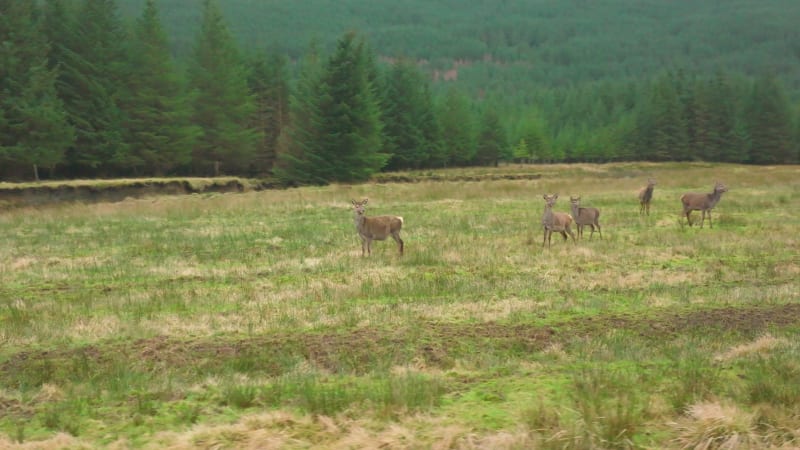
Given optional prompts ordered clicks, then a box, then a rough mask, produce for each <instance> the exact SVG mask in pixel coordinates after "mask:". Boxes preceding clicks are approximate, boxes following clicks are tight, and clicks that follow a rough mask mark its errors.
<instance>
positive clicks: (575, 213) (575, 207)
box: [572, 203, 581, 218]
mask: <svg viewBox="0 0 800 450" xmlns="http://www.w3.org/2000/svg"><path fill="white" fill-rule="evenodd" d="M580 210H581V208H580V206H578V205H576V204H575V203H573V204H572V217H573V218H577V217H578V216H579V215H580V214H579V213H580Z"/></svg>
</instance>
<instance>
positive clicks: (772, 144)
mask: <svg viewBox="0 0 800 450" xmlns="http://www.w3.org/2000/svg"><path fill="white" fill-rule="evenodd" d="M790 114H791V113H790V109H789V101H788V99H787V98H786V94H785V93H784V92H783V89H782V87H781V85H780V83H779V82H778V81H777V80H776V79H775V78H774V77H771V76H765V77H761V78H759V79H758V80H756V82H755V84H754V86H753V90H752V93H751V95H750V98H749V101H748V105H747V114H746V116H745V117H746V118H747V130H748V134H749V136H750V162H753V163H755V164H776V163H779V164H780V163H795V162H797V152H796V150H795V148H794V147H793V144H792V119H791V115H790Z"/></svg>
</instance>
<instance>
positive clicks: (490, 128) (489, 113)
mask: <svg viewBox="0 0 800 450" xmlns="http://www.w3.org/2000/svg"><path fill="white" fill-rule="evenodd" d="M482 118H483V120H482V123H481V131H480V133H479V134H478V142H477V147H476V151H475V163H476V164H478V165H482V166H488V165H491V166H497V165H498V163H499V162H500V159H501V157H503V155H504V154H505V153H506V152H508V151H510V148H509V146H508V142H507V139H508V138H507V137H506V133H505V129H504V128H503V125H502V123H501V122H500V116H499V115H498V114H497V111H496V110H495V108H493V107H491V106H490V107H488V108H487V109H486V110H485V111H484V113H483V116H482Z"/></svg>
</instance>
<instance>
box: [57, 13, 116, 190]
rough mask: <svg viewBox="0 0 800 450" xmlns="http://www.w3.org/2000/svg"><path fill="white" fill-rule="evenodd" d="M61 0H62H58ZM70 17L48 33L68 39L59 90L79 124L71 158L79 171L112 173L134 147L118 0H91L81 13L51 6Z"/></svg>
mask: <svg viewBox="0 0 800 450" xmlns="http://www.w3.org/2000/svg"><path fill="white" fill-rule="evenodd" d="M53 3H57V2H53ZM50 12H51V13H52V14H56V15H57V17H53V18H51V19H49V21H48V22H49V23H52V22H55V21H57V20H65V21H66V23H67V24H68V26H59V27H56V28H55V29H54V30H50V29H48V33H56V32H59V33H65V34H63V35H56V34H51V35H49V36H48V37H49V38H50V40H51V41H52V42H62V43H63V44H62V47H61V48H60V49H59V52H58V55H59V57H60V58H61V59H60V60H58V61H56V63H57V64H58V67H59V70H60V79H59V84H58V88H59V95H60V97H61V99H62V101H63V102H64V105H65V107H66V110H67V114H68V118H69V121H70V123H71V124H72V125H73V126H74V128H75V131H76V133H75V143H74V145H73V146H72V147H70V148H69V149H68V151H67V164H68V165H69V170H70V171H71V172H72V173H73V174H80V175H108V174H110V173H112V170H113V169H114V168H116V167H121V166H125V164H126V163H127V161H128V157H129V155H128V148H127V146H126V145H125V143H124V140H123V131H122V126H123V123H124V116H123V113H122V111H121V110H120V108H119V104H118V99H119V95H120V93H121V90H122V89H123V86H125V85H126V83H127V75H126V73H125V67H126V56H127V55H126V53H125V49H124V47H123V43H124V42H125V40H126V38H127V36H126V35H125V32H124V30H123V29H122V25H121V23H120V21H119V18H118V17H117V11H116V4H115V3H114V1H113V0H85V1H84V2H83V4H82V5H81V6H80V7H79V8H78V10H77V11H75V16H74V18H73V17H70V15H68V14H67V15H65V14H64V12H63V10H61V9H60V7H59V8H56V9H51V11H50Z"/></svg>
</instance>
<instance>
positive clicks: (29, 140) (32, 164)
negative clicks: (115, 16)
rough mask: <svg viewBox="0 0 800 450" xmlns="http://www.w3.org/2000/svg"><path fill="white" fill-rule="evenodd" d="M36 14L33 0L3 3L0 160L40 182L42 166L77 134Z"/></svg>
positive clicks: (0, 17)
mask: <svg viewBox="0 0 800 450" xmlns="http://www.w3.org/2000/svg"><path fill="white" fill-rule="evenodd" d="M36 15H37V12H36V10H35V4H34V3H33V2H27V1H19V0H11V1H2V2H0V43H2V44H0V94H1V95H0V161H5V163H6V164H7V165H9V166H14V167H20V168H22V167H24V166H27V167H28V168H31V169H32V172H31V173H32V175H33V178H34V179H36V180H38V179H39V171H38V168H39V167H47V168H50V169H53V168H54V167H55V165H56V164H58V163H60V162H62V160H63V157H64V150H65V148H66V147H67V146H68V145H69V143H70V141H71V140H72V136H73V135H72V128H71V127H70V126H69V125H68V124H67V123H66V119H65V114H64V110H63V105H62V104H61V102H60V100H59V99H58V97H57V95H56V90H55V76H56V72H55V70H52V69H49V68H48V66H47V62H48V60H47V53H48V51H49V47H48V45H47V42H46V40H45V36H44V34H43V33H42V31H41V27H40V25H39V23H38V22H37V21H36ZM6 164H4V165H6ZM16 177H19V178H23V177H25V176H24V175H23V174H22V173H17V174H16Z"/></svg>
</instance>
